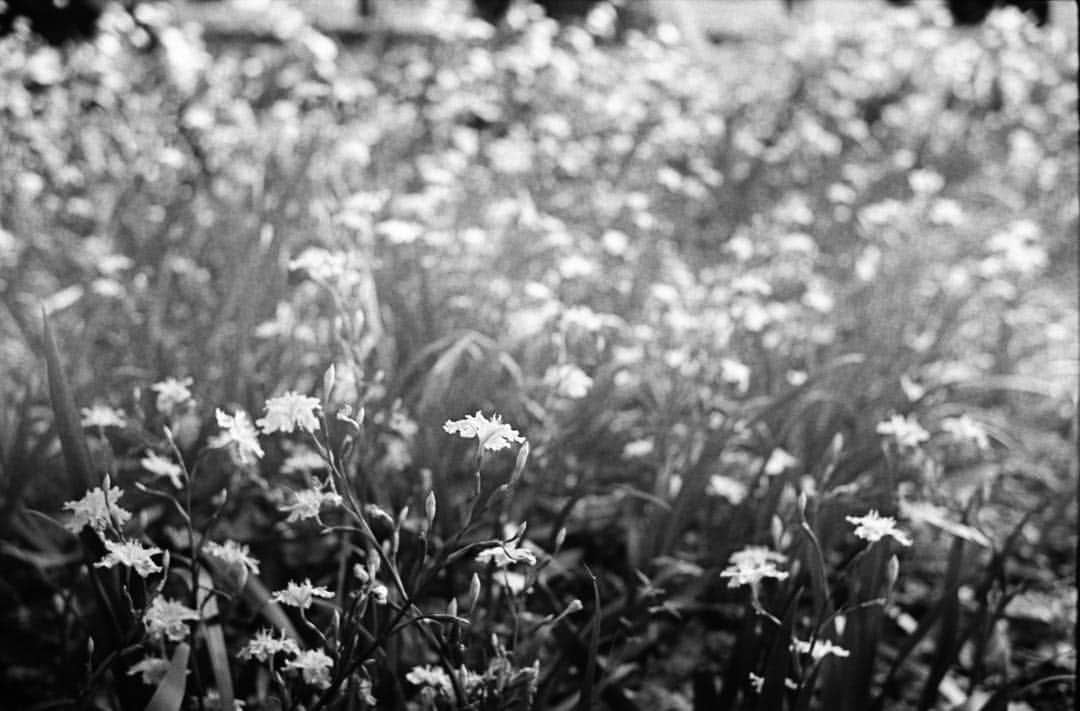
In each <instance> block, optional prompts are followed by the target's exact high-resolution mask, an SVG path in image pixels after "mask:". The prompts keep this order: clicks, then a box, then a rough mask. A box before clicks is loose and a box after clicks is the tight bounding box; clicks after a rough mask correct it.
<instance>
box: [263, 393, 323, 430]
mask: <svg viewBox="0 0 1080 711" xmlns="http://www.w3.org/2000/svg"><path fill="white" fill-rule="evenodd" d="M318 409H319V398H317V397H308V396H306V395H301V394H300V393H295V392H291V391H290V392H287V393H285V394H284V395H282V396H281V397H274V398H270V399H269V400H267V401H266V416H265V417H260V418H259V419H258V420H256V421H255V424H256V425H258V426H259V429H261V430H262V431H263V434H270V433H271V432H293V431H294V430H296V428H297V427H299V428H300V429H302V430H304V431H306V432H314V431H316V430H318V429H319V417H318V415H316V414H315V413H316V411H317V410H318Z"/></svg>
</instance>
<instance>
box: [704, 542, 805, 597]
mask: <svg viewBox="0 0 1080 711" xmlns="http://www.w3.org/2000/svg"><path fill="white" fill-rule="evenodd" d="M785 562H787V557H786V556H785V555H783V554H782V553H777V552H776V551H772V550H769V549H768V548H765V547H764V546H747V547H745V548H743V549H742V550H741V551H736V552H735V553H732V554H731V558H730V559H729V560H728V567H727V568H725V569H724V570H723V571H722V572H721V573H720V575H721V577H724V578H731V581H730V582H729V583H728V587H732V588H737V587H739V586H740V585H757V584H758V583H760V582H761V580H762V579H764V578H774V579H776V580H783V579H784V578H786V577H788V574H787V573H785V572H783V571H781V570H780V569H779V568H777V567H776V566H777V564H779V563H785Z"/></svg>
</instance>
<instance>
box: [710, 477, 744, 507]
mask: <svg viewBox="0 0 1080 711" xmlns="http://www.w3.org/2000/svg"><path fill="white" fill-rule="evenodd" d="M705 493H706V494H708V495H709V496H719V497H720V498H723V499H727V500H728V501H729V502H731V503H732V504H734V505H735V506H738V505H739V504H741V503H742V502H743V500H744V499H745V498H746V495H747V493H748V490H747V487H746V484H743V483H742V482H741V481H738V480H737V479H732V478H731V477H729V476H724V475H723V474H713V475H712V476H710V477H709V484H708V486H707V487H706V488H705Z"/></svg>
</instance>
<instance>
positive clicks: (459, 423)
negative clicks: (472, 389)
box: [443, 410, 525, 452]
mask: <svg viewBox="0 0 1080 711" xmlns="http://www.w3.org/2000/svg"><path fill="white" fill-rule="evenodd" d="M443 429H444V430H445V431H446V432H447V433H449V434H455V433H456V434H458V435H461V436H462V437H463V438H465V439H471V438H474V437H475V438H476V439H478V440H479V441H480V449H481V450H484V449H489V450H491V451H493V452H494V451H498V450H500V449H505V448H506V447H509V446H510V445H511V444H512V443H514V442H524V441H525V438H524V437H522V436H521V435H520V434H518V431H517V430H515V429H514V428H513V427H511V426H510V425H507V424H505V423H503V421H502V419H501V418H500V417H499V416H498V415H492V417H491V419H490V420H489V419H488V418H486V417H484V415H483V414H482V413H481V412H480V411H479V410H477V411H476V414H475V415H466V416H465V419H462V420H447V421H446V423H445V424H444V425H443Z"/></svg>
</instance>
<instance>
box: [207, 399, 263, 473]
mask: <svg viewBox="0 0 1080 711" xmlns="http://www.w3.org/2000/svg"><path fill="white" fill-rule="evenodd" d="M214 417H216V418H217V423H218V427H220V428H221V429H223V430H224V432H222V433H221V434H219V435H217V436H216V437H214V438H213V440H212V441H211V443H210V446H212V447H227V446H229V445H236V453H237V455H238V456H239V457H240V461H241V462H244V463H247V462H248V461H250V460H249V457H250V456H254V457H255V458H256V459H259V458H261V457H262V456H263V449H262V447H261V446H260V445H259V435H258V432H256V431H255V427H254V426H253V425H252V424H251V418H250V417H248V414H247V413H246V412H244V411H243V410H238V411H237V412H236V414H235V415H229V414H226V413H224V412H222V411H221V410H215V411H214Z"/></svg>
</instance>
